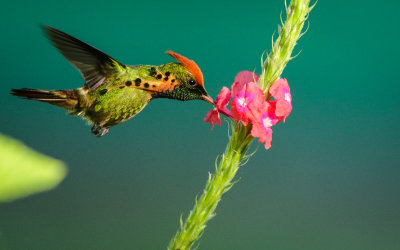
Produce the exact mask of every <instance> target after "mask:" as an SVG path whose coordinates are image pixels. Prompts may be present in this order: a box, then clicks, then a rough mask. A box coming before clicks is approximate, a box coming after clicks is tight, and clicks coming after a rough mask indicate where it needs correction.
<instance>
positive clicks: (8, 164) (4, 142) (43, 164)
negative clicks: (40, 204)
mask: <svg viewBox="0 0 400 250" xmlns="http://www.w3.org/2000/svg"><path fill="white" fill-rule="evenodd" d="M65 174H66V168H65V167H64V165H63V163H61V162H60V161H57V160H55V159H52V158H50V157H47V156H45V155H42V154H40V153H37V152H35V151H33V150H31V149H29V148H28V147H26V146H25V145H23V144H22V143H20V142H18V141H16V140H14V139H11V138H9V137H6V136H4V135H2V134H0V202H6V201H13V200H15V199H18V198H22V197H25V196H28V195H31V194H34V193H37V192H41V191H46V190H49V189H52V188H54V187H55V186H56V185H57V184H59V183H60V181H61V180H62V179H63V178H64V176H65Z"/></svg>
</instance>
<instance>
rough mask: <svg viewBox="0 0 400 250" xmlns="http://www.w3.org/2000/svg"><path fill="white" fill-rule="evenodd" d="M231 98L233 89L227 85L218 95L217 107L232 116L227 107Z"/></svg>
mask: <svg viewBox="0 0 400 250" xmlns="http://www.w3.org/2000/svg"><path fill="white" fill-rule="evenodd" d="M230 100H231V91H230V90H229V89H228V88H227V87H222V89H221V91H220V92H219V95H218V97H217V104H216V106H217V109H218V111H220V112H222V113H225V114H226V115H228V116H232V113H231V111H229V109H228V108H227V107H226V106H227V105H228V103H229V101H230Z"/></svg>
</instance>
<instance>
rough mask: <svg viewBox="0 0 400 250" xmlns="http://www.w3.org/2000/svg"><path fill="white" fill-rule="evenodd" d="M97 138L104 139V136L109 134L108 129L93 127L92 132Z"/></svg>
mask: <svg viewBox="0 0 400 250" xmlns="http://www.w3.org/2000/svg"><path fill="white" fill-rule="evenodd" d="M90 131H91V132H92V133H93V134H94V135H95V136H97V137H102V136H103V135H105V134H107V133H108V128H106V127H102V126H98V125H93V127H92V129H91V130H90Z"/></svg>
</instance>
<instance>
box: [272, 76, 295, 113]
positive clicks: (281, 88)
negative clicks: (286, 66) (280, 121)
mask: <svg viewBox="0 0 400 250" xmlns="http://www.w3.org/2000/svg"><path fill="white" fill-rule="evenodd" d="M269 93H270V94H271V95H272V96H273V97H274V98H275V100H276V101H277V104H276V110H275V114H276V115H277V116H281V117H283V118H284V119H286V117H288V116H289V114H290V112H291V111H292V96H291V94H290V88H289V84H288V82H287V80H286V79H278V80H276V81H275V82H274V84H273V85H272V86H271V88H270V89H269Z"/></svg>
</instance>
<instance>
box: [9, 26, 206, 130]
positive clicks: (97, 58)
mask: <svg viewBox="0 0 400 250" xmlns="http://www.w3.org/2000/svg"><path fill="white" fill-rule="evenodd" d="M44 29H45V32H46V34H47V36H48V37H49V39H50V40H51V42H52V43H53V45H54V46H55V47H56V48H57V49H59V51H60V52H61V53H62V54H63V55H64V57H65V58H66V59H67V60H69V61H70V62H71V63H72V64H73V65H74V66H75V67H76V68H77V69H78V70H79V71H80V72H81V74H82V76H83V78H84V79H85V81H86V84H84V85H83V86H82V87H81V88H78V89H74V90H56V91H51V90H37V89H13V90H12V94H13V95H17V96H20V97H24V98H28V99H34V100H38V101H43V102H47V103H50V104H54V105H57V106H60V107H63V108H65V109H66V110H67V111H68V113H69V114H71V115H78V116H81V117H83V118H85V119H87V120H89V121H90V122H91V123H92V124H93V127H92V132H93V133H94V134H95V135H97V136H103V135H104V134H106V133H107V131H108V129H109V128H110V127H112V126H114V125H117V124H119V123H121V122H124V121H126V120H128V119H130V118H132V117H133V116H135V115H136V114H138V113H139V112H140V111H141V110H142V109H143V108H144V107H145V106H146V105H147V104H148V103H149V102H150V101H151V100H152V99H154V98H170V99H177V100H182V101H186V100H193V99H201V100H206V101H208V102H210V103H213V101H212V99H211V98H210V97H209V96H208V94H207V92H206V90H205V88H204V83H203V76H202V74H201V71H200V69H199V68H198V67H197V65H196V64H195V63H194V62H193V61H191V60H189V59H187V58H185V57H183V56H181V55H179V54H177V53H174V52H171V51H169V52H167V53H168V54H169V55H171V56H172V57H174V58H175V59H177V60H178V61H179V63H167V64H163V65H160V66H153V65H133V66H128V65H124V64H122V63H119V62H118V61H116V60H115V59H113V58H112V57H110V56H108V55H106V54H105V53H103V52H101V51H99V50H97V49H95V48H93V47H91V46H90V45H88V44H86V43H83V42H81V41H80V40H78V39H76V38H74V37H72V36H69V35H67V34H65V33H63V32H61V31H59V30H56V29H54V28H50V27H44Z"/></svg>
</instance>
